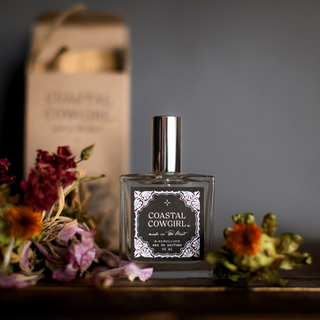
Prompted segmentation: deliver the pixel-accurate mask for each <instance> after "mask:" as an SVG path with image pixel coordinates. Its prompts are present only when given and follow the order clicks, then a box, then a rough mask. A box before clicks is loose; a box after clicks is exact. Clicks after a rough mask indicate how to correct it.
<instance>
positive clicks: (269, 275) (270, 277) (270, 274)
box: [246, 268, 288, 287]
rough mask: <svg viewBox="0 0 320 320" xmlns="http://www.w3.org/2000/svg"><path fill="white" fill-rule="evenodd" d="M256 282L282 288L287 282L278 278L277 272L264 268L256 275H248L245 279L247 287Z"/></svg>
mask: <svg viewBox="0 0 320 320" xmlns="http://www.w3.org/2000/svg"><path fill="white" fill-rule="evenodd" d="M256 280H258V281H261V282H267V283H272V284H277V285H279V286H282V287H283V286H286V285H287V284H288V281H287V280H284V279H282V278H279V276H278V272H277V270H275V269H270V268H265V269H263V270H262V271H261V272H258V273H256V274H252V273H251V274H248V276H247V277H246V283H247V286H249V285H250V283H251V282H252V281H256Z"/></svg>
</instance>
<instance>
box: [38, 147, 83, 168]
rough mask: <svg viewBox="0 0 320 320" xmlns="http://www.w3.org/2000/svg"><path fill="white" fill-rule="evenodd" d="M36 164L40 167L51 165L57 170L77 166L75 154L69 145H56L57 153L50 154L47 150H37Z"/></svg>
mask: <svg viewBox="0 0 320 320" xmlns="http://www.w3.org/2000/svg"><path fill="white" fill-rule="evenodd" d="M37 152H38V155H37V159H36V165H37V166H40V167H47V166H52V167H54V168H56V169H57V170H67V169H72V168H76V167H77V163H76V162H75V156H73V154H72V152H71V149H70V147H69V146H64V147H58V151H57V153H53V154H52V155H50V154H49V153H48V152H47V151H43V150H41V149H39V150H37Z"/></svg>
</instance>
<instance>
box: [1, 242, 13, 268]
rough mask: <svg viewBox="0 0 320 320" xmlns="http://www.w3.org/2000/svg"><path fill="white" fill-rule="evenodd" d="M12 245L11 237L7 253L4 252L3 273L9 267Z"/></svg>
mask: <svg viewBox="0 0 320 320" xmlns="http://www.w3.org/2000/svg"><path fill="white" fill-rule="evenodd" d="M13 245H14V237H11V239H10V243H9V246H8V249H7V252H6V254H5V257H4V260H3V271H4V272H5V271H7V268H8V266H9V262H10V258H11V253H12V250H13Z"/></svg>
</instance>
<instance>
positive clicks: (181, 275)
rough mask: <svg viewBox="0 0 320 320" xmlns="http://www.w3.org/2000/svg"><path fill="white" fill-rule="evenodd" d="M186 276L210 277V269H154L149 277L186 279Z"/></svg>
mask: <svg viewBox="0 0 320 320" xmlns="http://www.w3.org/2000/svg"><path fill="white" fill-rule="evenodd" d="M187 278H212V271H208V270H193V271H155V272H153V274H152V277H151V279H187Z"/></svg>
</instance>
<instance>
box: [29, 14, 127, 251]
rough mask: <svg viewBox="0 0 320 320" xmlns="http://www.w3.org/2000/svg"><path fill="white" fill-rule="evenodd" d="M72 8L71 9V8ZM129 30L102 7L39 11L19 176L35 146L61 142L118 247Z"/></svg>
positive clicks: (50, 148) (53, 149) (124, 165)
mask: <svg viewBox="0 0 320 320" xmlns="http://www.w3.org/2000/svg"><path fill="white" fill-rule="evenodd" d="M75 11H77V10H75ZM128 52H129V32H128V28H127V26H126V25H125V24H124V22H123V21H122V20H121V19H120V18H119V17H117V16H114V15H110V14H107V13H99V14H93V13H82V12H80V13H79V12H76V13H75V12H67V13H44V14H42V15H41V16H40V17H39V19H38V20H37V23H36V25H35V28H34V31H33V39H32V45H31V50H30V56H29V60H28V65H27V74H26V110H25V150H24V155H25V159H24V170H25V176H27V175H28V172H29V170H30V168H31V167H33V166H34V162H35V158H36V154H37V152H36V150H37V149H42V150H47V151H49V152H56V150H57V147H58V146H65V145H69V146H70V148H71V150H72V151H73V153H74V154H75V155H76V156H77V158H78V159H79V156H80V152H81V150H82V149H83V148H85V147H87V146H89V145H91V144H93V143H95V145H96V146H95V150H94V154H93V156H92V157H91V158H90V159H89V160H88V161H86V162H83V163H81V166H80V167H82V166H85V167H86V168H87V175H100V174H105V175H106V178H103V179H100V180H96V181H94V183H90V185H89V187H90V192H91V200H90V212H91V213H92V214H93V216H95V217H96V219H99V220H100V222H99V228H100V230H102V231H103V233H104V235H105V236H106V237H107V238H108V239H109V240H110V242H111V243H110V246H109V247H108V248H109V249H111V250H113V251H117V250H118V238H119V237H118V229H119V218H118V217H119V212H118V210H119V209H118V204H119V176H120V175H121V174H123V173H126V172H129V160H130V159H129V134H130V68H129V59H128Z"/></svg>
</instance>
